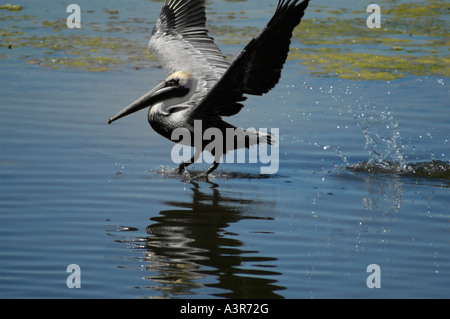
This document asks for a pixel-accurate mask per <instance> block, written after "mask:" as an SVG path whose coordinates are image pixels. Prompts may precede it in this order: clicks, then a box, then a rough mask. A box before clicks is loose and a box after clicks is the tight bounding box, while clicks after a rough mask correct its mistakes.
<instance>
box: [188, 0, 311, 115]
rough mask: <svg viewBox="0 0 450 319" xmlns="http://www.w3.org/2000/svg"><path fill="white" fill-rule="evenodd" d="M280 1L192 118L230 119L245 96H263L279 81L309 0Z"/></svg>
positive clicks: (240, 105)
mask: <svg viewBox="0 0 450 319" xmlns="http://www.w3.org/2000/svg"><path fill="white" fill-rule="evenodd" d="M298 1H299V0H293V1H291V0H287V1H285V0H279V2H278V7H277V10H276V12H275V14H274V16H273V18H272V19H271V20H270V22H269V23H268V25H267V26H266V28H265V29H264V30H263V31H262V32H261V33H260V34H259V35H258V36H257V37H256V38H254V39H253V40H252V41H251V42H250V43H249V44H248V45H247V46H246V47H245V48H244V50H243V51H242V52H241V53H240V54H239V55H238V56H237V57H236V58H235V60H234V61H233V63H232V64H231V66H230V67H229V68H228V70H227V71H226V72H225V73H224V75H223V76H222V77H221V79H220V80H219V81H218V82H217V83H216V85H215V86H214V87H213V88H212V89H211V90H210V91H209V93H208V94H207V95H206V97H205V98H204V99H203V101H202V102H201V103H199V105H198V106H197V107H196V108H195V109H193V110H192V116H193V117H200V118H201V117H215V116H216V117H217V116H219V117H220V116H232V115H235V114H237V113H239V111H240V110H241V109H242V107H243V105H242V104H241V103H239V102H242V101H245V100H246V97H245V96H244V94H250V95H263V94H265V93H267V92H269V91H270V90H271V89H272V88H273V87H275V85H276V84H277V83H278V82H279V80H280V77H281V71H282V69H283V65H284V63H285V62H286V58H287V56H288V54H289V46H290V43H291V38H292V32H293V30H294V28H295V27H296V26H297V25H298V24H299V23H300V21H301V19H302V18H303V15H304V11H305V9H306V7H307V6H308V2H309V0H305V1H303V2H301V3H300V4H298Z"/></svg>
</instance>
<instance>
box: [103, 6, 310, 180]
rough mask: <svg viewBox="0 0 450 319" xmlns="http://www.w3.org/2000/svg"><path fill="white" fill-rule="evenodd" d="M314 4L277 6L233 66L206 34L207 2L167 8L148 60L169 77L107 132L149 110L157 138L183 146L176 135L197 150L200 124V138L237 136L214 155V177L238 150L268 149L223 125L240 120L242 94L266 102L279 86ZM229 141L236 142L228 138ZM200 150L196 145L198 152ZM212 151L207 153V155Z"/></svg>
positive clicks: (260, 135)
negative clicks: (295, 36)
mask: <svg viewBox="0 0 450 319" xmlns="http://www.w3.org/2000/svg"><path fill="white" fill-rule="evenodd" d="M308 2H309V0H305V1H303V2H301V3H299V0H279V2H278V6H277V9H276V11H275V14H274V16H273V17H272V19H271V20H270V21H269V23H268V24H267V26H266V27H265V28H264V29H263V30H262V31H261V33H260V34H259V35H258V36H257V37H255V38H254V39H252V40H251V41H250V43H249V44H247V46H246V47H245V48H244V49H243V50H242V52H241V53H240V54H239V55H238V56H237V57H236V58H235V59H234V60H233V62H232V63H231V64H230V63H229V62H228V61H227V60H226V57H225V56H224V55H223V53H222V52H221V51H220V49H219V48H218V47H217V45H216V44H215V43H214V39H213V38H211V37H210V36H209V35H208V30H207V29H206V15H205V4H204V0H166V1H165V3H164V6H163V8H162V11H161V14H160V16H159V19H158V21H157V23H156V25H155V27H154V29H153V32H152V36H151V39H150V43H149V50H150V52H151V53H152V54H153V55H154V56H155V57H156V58H157V59H158V61H159V62H160V63H161V65H162V67H163V68H164V70H165V71H166V72H167V73H168V74H169V77H168V78H167V79H166V80H165V81H163V82H162V83H161V84H159V85H158V86H157V87H155V88H154V89H153V90H151V91H150V92H148V93H147V94H145V95H144V96H142V97H141V98H139V99H138V100H137V101H135V102H134V103H132V104H130V105H129V106H128V107H126V108H125V109H123V110H122V111H120V112H119V113H118V114H117V115H115V116H113V117H112V118H110V119H109V120H108V124H111V123H112V122H114V121H116V120H118V119H120V118H122V117H124V116H127V115H129V114H131V113H134V112H137V111H139V110H141V109H144V108H147V107H150V110H149V113H148V121H149V123H150V125H151V126H152V127H153V129H154V130H155V131H156V132H158V133H159V134H160V135H162V136H164V137H166V138H168V139H171V140H172V141H174V142H176V143H178V142H180V140H179V139H176V138H175V139H174V138H173V136H172V133H173V132H174V131H175V130H176V129H180V128H183V129H186V130H188V131H189V132H191V133H192V139H191V140H190V141H188V143H186V141H184V143H186V144H188V145H190V146H192V147H194V144H195V143H194V123H195V122H196V121H199V120H200V121H202V122H201V124H202V130H203V132H204V131H206V130H207V129H211V128H214V129H218V130H219V131H220V132H222V133H223V136H226V134H225V131H226V130H227V129H235V130H236V132H237V133H236V134H235V135H234V136H233V140H232V141H230V140H228V141H224V143H223V148H222V149H213V150H210V152H211V153H212V154H213V156H214V158H215V161H214V164H213V165H212V166H211V167H210V168H209V169H208V170H207V171H206V172H205V173H203V175H206V176H207V175H208V174H210V173H211V172H213V171H214V170H215V169H216V168H217V167H218V166H219V163H220V158H221V157H222V155H223V154H225V153H227V152H228V151H230V150H234V149H238V148H244V147H246V148H249V147H250V146H253V145H256V144H260V143H267V144H271V143H272V139H271V135H270V134H266V133H264V132H249V131H246V130H244V129H239V128H236V127H235V126H233V125H231V124H229V123H227V122H225V121H224V120H223V119H222V117H228V116H232V115H235V114H237V113H239V111H240V110H241V109H242V107H243V105H242V102H243V101H245V100H246V99H247V98H246V97H245V96H244V95H245V94H250V95H263V94H265V93H267V92H269V91H270V90H271V89H272V88H273V87H275V85H276V84H277V83H278V81H279V80H280V77H281V70H282V68H283V65H284V63H285V61H286V58H287V56H288V53H289V46H290V43H291V37H292V32H293V30H294V28H295V27H296V26H297V25H298V24H299V23H300V21H301V19H302V17H303V15H304V11H305V9H306V7H307V6H308ZM230 139H231V138H230ZM208 143H209V141H203V142H202V144H201V146H200V149H196V152H195V155H194V156H193V157H192V159H191V160H190V161H187V162H184V163H182V164H181V165H180V166H179V167H178V171H179V172H180V173H182V172H184V171H185V169H186V167H187V166H188V165H190V164H192V163H194V162H196V161H197V159H198V158H199V156H200V154H201V153H202V152H203V151H204V150H205V148H206V147H207V145H208ZM196 145H198V144H196ZM207 150H208V149H207Z"/></svg>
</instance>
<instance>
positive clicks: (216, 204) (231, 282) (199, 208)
mask: <svg viewBox="0 0 450 319" xmlns="http://www.w3.org/2000/svg"><path fill="white" fill-rule="evenodd" d="M191 185H192V186H191V190H192V200H190V201H170V202H164V204H166V205H167V206H169V207H173V209H169V210H163V211H160V212H159V214H158V215H156V216H154V217H151V218H150V220H151V222H152V223H151V224H150V225H148V226H147V227H146V232H147V234H148V236H147V237H144V238H137V237H134V238H133V237H123V238H120V239H119V240H117V241H119V242H123V243H125V244H126V245H127V247H130V248H131V249H138V250H139V251H141V250H142V252H143V254H144V255H145V257H144V258H143V259H141V262H142V263H143V264H144V265H143V266H144V267H145V269H146V271H147V272H148V274H147V275H146V276H145V279H146V280H148V282H149V283H151V284H150V285H149V286H146V287H145V289H149V290H152V293H150V295H151V296H155V295H157V297H162V298H186V297H188V296H191V297H193V296H195V295H197V294H200V296H203V298H204V296H205V295H209V296H215V297H222V298H238V299H239V298H283V297H282V296H281V295H279V294H278V293H277V291H279V290H283V289H285V288H284V287H282V286H280V285H278V284H277V276H279V275H280V273H279V272H277V271H276V261H277V259H276V258H273V257H270V256H263V255H261V253H260V252H259V251H256V250H249V249H246V244H245V242H243V241H242V240H241V239H240V238H239V235H238V234H235V233H232V232H231V231H229V230H227V229H228V228H229V226H230V225H231V224H234V223H238V222H240V221H242V220H249V219H250V220H251V219H253V220H267V221H268V222H270V221H271V220H273V218H272V217H270V216H261V214H255V213H254V211H255V207H256V209H257V208H258V207H261V210H263V209H262V208H263V207H267V206H269V207H270V206H272V204H271V203H268V202H263V201H256V200H251V199H247V198H239V195H236V196H237V197H229V196H223V195H222V194H221V193H220V192H219V189H218V187H217V184H213V183H211V184H205V183H201V186H200V185H199V184H198V183H194V182H192V183H191ZM204 185H210V186H209V187H206V188H205V187H204ZM248 207H252V213H249V212H247V211H246V209H247V208H248ZM152 215H154V214H153V213H152ZM263 215H264V214H263ZM127 235H129V233H128V234H127ZM200 289H202V290H203V291H199V290H200Z"/></svg>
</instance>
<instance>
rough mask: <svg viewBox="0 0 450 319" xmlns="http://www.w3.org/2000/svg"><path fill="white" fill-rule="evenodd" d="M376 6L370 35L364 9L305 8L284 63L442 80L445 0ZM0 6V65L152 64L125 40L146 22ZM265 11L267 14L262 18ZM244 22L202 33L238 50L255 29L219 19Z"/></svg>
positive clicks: (145, 30)
mask: <svg viewBox="0 0 450 319" xmlns="http://www.w3.org/2000/svg"><path fill="white" fill-rule="evenodd" d="M379 5H380V7H381V14H382V21H381V28H380V29H369V28H368V27H367V25H366V19H367V17H368V15H369V13H367V12H366V11H365V9H366V8H365V7H361V8H356V7H355V8H352V9H348V8H347V9H346V8H342V9H336V8H334V9H330V8H328V7H326V6H319V5H315V4H314V3H313V2H311V3H310V6H309V8H308V11H310V12H311V13H314V14H312V15H311V16H312V17H310V16H309V15H308V14H307V15H305V18H304V19H303V21H302V22H301V24H300V26H299V27H297V28H296V29H295V30H294V33H293V39H292V46H291V47H292V49H291V53H290V55H289V59H290V60H295V61H299V63H301V64H302V65H304V66H305V71H306V72H309V73H310V74H312V75H313V76H337V77H340V78H342V79H352V80H395V79H399V78H402V77H405V76H407V75H408V74H413V75H437V76H449V75H450V69H449V60H450V58H449V54H448V52H449V49H450V48H449V43H450V41H449V39H450V32H449V30H448V23H446V22H447V17H446V15H447V12H448V10H449V9H450V5H449V4H448V1H444V0H421V1H415V2H412V3H408V4H405V3H398V2H397V1H395V2H393V1H388V0H380V2H379ZM0 8H1V9H3V10H7V11H9V12H10V15H0V21H2V22H6V23H3V25H2V26H0V57H1V59H2V60H7V59H19V60H25V61H26V62H32V63H36V64H38V65H40V66H41V67H47V68H53V69H60V68H69V69H81V70H85V71H89V72H99V71H110V70H119V71H120V70H123V69H124V68H136V69H138V68H145V67H149V66H156V65H157V61H156V59H155V58H154V57H153V56H152V55H151V54H150V53H148V50H147V43H146V41H142V40H139V41H137V40H132V39H138V38H139V39H141V38H142V39H145V40H147V39H148V37H149V34H150V31H151V28H152V27H153V23H150V22H148V21H146V20H145V19H141V18H139V17H136V18H132V19H130V18H127V19H125V18H122V15H121V12H120V11H118V10H111V9H104V10H103V12H104V13H106V14H107V15H108V16H109V18H110V19H111V18H112V17H113V18H114V19H113V22H111V21H109V22H108V23H106V24H98V23H97V22H85V21H83V28H82V29H81V30H78V31H75V30H69V29H68V28H67V27H66V25H65V19H59V20H50V19H49V18H48V17H47V18H45V19H44V18H41V17H39V16H35V15H33V13H31V12H28V11H27V10H26V8H23V7H21V6H20V5H9V4H7V5H2V6H0ZM271 9H272V8H268V9H267V12H268V14H269V13H270V12H271ZM224 14H225V15H226V17H225V16H224ZM246 16H251V12H245V11H239V12H238V11H236V12H235V13H234V16H233V17H229V14H228V13H223V14H219V13H215V12H208V29H210V31H211V35H212V36H214V37H215V38H216V40H217V42H218V44H219V45H221V46H224V45H236V46H242V47H244V46H245V45H246V44H247V43H248V41H250V40H251V39H252V38H253V37H255V36H256V35H257V34H258V33H259V31H260V28H256V27H246V26H243V25H242V24H241V25H240V26H239V27H237V26H230V25H224V24H221V22H220V21H222V22H224V21H229V20H230V19H231V18H232V20H234V19H236V18H237V17H240V18H246ZM110 19H109V20H110ZM230 24H231V23H230ZM129 34H133V35H137V37H133V38H131V37H129V36H128V35H129ZM139 36H140V37H139ZM24 49H25V52H26V54H24V53H23V50H24Z"/></svg>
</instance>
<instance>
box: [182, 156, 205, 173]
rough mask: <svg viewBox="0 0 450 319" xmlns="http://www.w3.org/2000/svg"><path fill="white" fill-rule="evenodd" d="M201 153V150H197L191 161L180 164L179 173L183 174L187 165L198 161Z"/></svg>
mask: <svg viewBox="0 0 450 319" xmlns="http://www.w3.org/2000/svg"><path fill="white" fill-rule="evenodd" d="M200 154H201V152H197V151H196V152H195V154H194V156H192V158H191V159H190V160H189V161H187V162H184V163H182V164H181V165H180V166H178V168H177V171H178V173H179V174H183V173H184V172H185V171H186V167H188V166H189V165H191V164H193V163H195V162H197V160H198V159H199V157H200Z"/></svg>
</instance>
